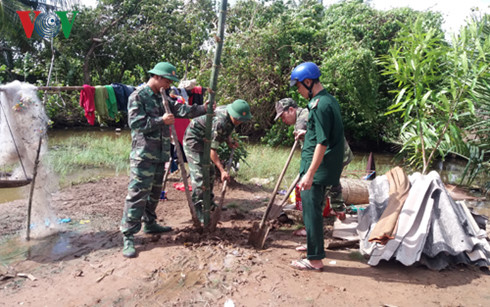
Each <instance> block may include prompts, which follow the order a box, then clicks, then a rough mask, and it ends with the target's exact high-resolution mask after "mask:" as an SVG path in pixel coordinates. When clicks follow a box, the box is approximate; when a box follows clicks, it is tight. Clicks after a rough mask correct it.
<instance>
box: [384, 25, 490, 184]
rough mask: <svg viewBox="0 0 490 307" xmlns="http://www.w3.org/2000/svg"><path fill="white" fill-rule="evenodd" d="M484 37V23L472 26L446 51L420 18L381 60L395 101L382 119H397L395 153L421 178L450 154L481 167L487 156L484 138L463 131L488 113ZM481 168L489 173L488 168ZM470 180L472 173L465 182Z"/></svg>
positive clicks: (488, 50) (488, 48)
mask: <svg viewBox="0 0 490 307" xmlns="http://www.w3.org/2000/svg"><path fill="white" fill-rule="evenodd" d="M488 33H490V25H489V24H488V21H487V20H486V19H484V20H483V21H482V22H481V23H477V22H472V23H470V24H469V25H468V26H467V27H465V28H463V29H462V30H461V32H460V36H457V37H454V38H453V41H452V44H451V45H449V44H447V43H446V42H445V41H444V40H443V36H442V33H439V32H437V31H436V29H434V28H432V27H430V26H428V25H427V24H426V23H424V21H423V20H422V19H420V18H419V19H417V20H416V21H415V22H414V23H413V24H408V25H406V26H405V25H402V30H401V31H400V33H399V37H398V38H396V39H395V40H394V41H395V44H394V45H393V46H392V47H391V48H390V53H389V54H388V55H386V56H383V57H382V61H381V64H382V65H384V67H385V74H386V75H390V76H391V77H392V78H393V80H394V82H395V83H396V84H397V85H398V89H396V90H395V92H396V94H397V98H396V101H395V102H394V103H393V104H392V105H391V106H390V107H389V110H390V111H389V112H387V114H391V113H401V118H402V120H403V126H402V129H401V130H400V135H399V140H401V143H402V144H404V146H403V147H402V149H401V152H400V153H401V154H405V155H406V157H407V160H408V161H409V162H410V164H411V165H412V166H414V167H415V168H416V169H418V168H422V173H427V172H428V170H429V167H430V165H431V163H432V161H433V160H434V159H435V158H437V157H442V158H444V157H445V156H446V155H448V154H449V153H450V152H453V153H457V154H459V155H461V156H463V157H465V158H467V159H468V160H469V165H471V164H480V167H482V166H483V167H485V165H482V162H483V161H482V159H483V158H484V156H485V154H486V153H487V152H489V151H488V150H489V147H488V133H486V134H482V135H484V136H480V135H479V134H478V133H477V134H475V130H473V129H466V128H467V127H468V125H471V124H474V123H476V122H478V123H480V121H482V120H484V118H485V116H482V115H477V111H478V113H480V111H481V110H482V109H483V107H484V106H485V105H486V106H487V107H488V99H489V98H490V87H489V85H488V84H489V81H490V66H489V64H488V58H489V57H490V36H489V35H488ZM486 120H487V121H488V118H486ZM477 125H478V124H477ZM474 127H476V126H474ZM478 127H479V129H480V130H479V131H480V132H483V133H484V132H485V130H486V132H488V123H487V124H486V128H485V125H480V126H478ZM471 155H474V157H472V156H471ZM478 158H480V159H478ZM486 168H487V170H488V169H490V168H489V165H488V163H487V164H486ZM474 176H475V172H474V171H473V172H472V173H471V174H470V179H471V178H474ZM470 182H471V180H470Z"/></svg>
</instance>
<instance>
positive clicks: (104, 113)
mask: <svg viewBox="0 0 490 307" xmlns="http://www.w3.org/2000/svg"><path fill="white" fill-rule="evenodd" d="M108 98H109V94H108V93H107V89H106V88H105V86H103V85H97V86H95V111H97V113H98V115H99V116H100V117H102V118H104V117H108V116H109V110H108V109H107V103H106V100H107V99H108Z"/></svg>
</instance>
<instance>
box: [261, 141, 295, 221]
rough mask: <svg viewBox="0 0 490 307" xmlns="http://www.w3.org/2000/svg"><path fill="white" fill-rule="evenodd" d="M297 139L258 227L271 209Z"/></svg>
mask: <svg viewBox="0 0 490 307" xmlns="http://www.w3.org/2000/svg"><path fill="white" fill-rule="evenodd" d="M298 144H299V141H298V140H295V141H294V144H293V147H292V148H291V152H290V153H289V157H288V159H287V161H286V164H285V165H284V168H283V169H282V172H281V174H280V175H279V178H278V179H277V182H276V186H275V187H274V191H273V192H272V196H271V199H270V200H269V203H268V204H267V208H266V209H265V213H264V216H263V217H262V220H261V221H260V226H259V227H260V228H262V227H263V226H264V223H265V221H266V220H267V216H268V215H269V211H270V210H271V207H272V204H273V203H274V199H275V198H276V193H277V190H279V186H280V185H281V181H282V178H283V177H284V174H286V171H287V169H288V166H289V162H291V159H292V158H293V154H294V150H295V149H296V147H297V146H298Z"/></svg>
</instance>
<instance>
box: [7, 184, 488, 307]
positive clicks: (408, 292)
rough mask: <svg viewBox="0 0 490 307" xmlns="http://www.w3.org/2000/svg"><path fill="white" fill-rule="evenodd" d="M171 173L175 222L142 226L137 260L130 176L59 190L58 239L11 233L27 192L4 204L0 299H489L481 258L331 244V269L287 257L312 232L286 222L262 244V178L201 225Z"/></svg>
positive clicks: (471, 302) (388, 302)
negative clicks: (429, 265) (375, 260)
mask: <svg viewBox="0 0 490 307" xmlns="http://www.w3.org/2000/svg"><path fill="white" fill-rule="evenodd" d="M173 182H176V179H172V178H171V182H170V187H169V189H168V191H169V198H170V199H169V200H168V201H165V202H162V203H161V204H160V206H159V207H158V215H159V218H160V219H161V223H162V224H165V225H171V226H173V227H174V228H175V230H174V231H173V232H171V233H169V234H166V235H162V236H148V235H144V234H139V235H138V236H137V237H136V244H137V251H138V257H137V258H135V259H125V258H124V257H122V255H121V245H122V237H121V234H120V233H119V231H118V225H119V221H120V218H121V214H122V207H123V203H124V197H125V195H126V187H127V177H118V178H109V179H103V180H101V181H99V182H94V183H87V184H82V185H77V186H74V187H71V188H67V189H64V190H62V191H60V192H59V193H57V194H56V195H54V198H53V207H54V209H55V211H56V214H57V216H58V217H59V218H62V219H63V218H70V219H71V222H70V223H68V224H61V226H62V227H63V228H64V230H63V232H62V233H61V234H58V235H55V236H53V237H51V238H50V239H44V240H31V241H30V242H29V243H26V242H24V241H23V240H21V239H19V238H18V235H13V234H14V233H15V232H16V231H18V230H19V229H22V228H23V224H24V217H25V202H26V201H25V200H23V201H14V202H11V203H7V204H0V216H2V219H1V220H0V231H1V233H2V239H1V240H2V241H1V243H2V244H1V245H0V248H1V249H2V250H1V251H0V259H4V262H7V261H8V262H9V266H5V265H4V266H1V267H0V289H1V290H0V306H17V305H22V306H223V305H224V304H225V302H226V301H229V300H231V301H232V302H233V303H234V306H326V305H327V304H328V305H337V306H490V275H488V270H487V271H482V270H480V269H479V268H476V267H465V266H458V267H454V268H451V269H449V270H444V271H441V272H434V271H430V270H428V269H426V268H424V267H405V266H403V265H401V264H399V263H382V264H381V265H379V266H377V267H370V266H369V265H367V264H366V261H365V260H364V259H363V258H362V257H360V256H359V254H358V252H357V249H344V250H327V259H325V260H326V261H325V263H326V268H325V270H324V272H303V271H297V270H294V269H292V268H290V267H289V263H290V262H291V260H293V259H299V257H301V254H300V253H298V252H296V251H295V249H294V248H295V247H296V246H298V245H299V244H301V243H303V242H304V238H302V237H297V236H294V235H293V231H294V230H295V228H294V227H290V226H288V225H282V226H281V227H276V228H275V229H274V230H273V231H271V233H270V235H269V238H268V240H267V242H266V246H265V247H266V249H264V250H261V251H256V250H254V249H253V248H251V247H250V246H249V245H247V239H248V235H249V230H250V227H251V225H252V223H253V221H254V220H258V219H259V218H260V217H261V215H262V212H263V210H264V206H265V204H266V203H267V200H268V194H267V193H266V192H264V191H261V190H260V189H258V188H254V187H245V186H236V187H234V188H233V189H231V190H229V191H228V192H227V196H228V199H227V200H226V201H225V204H227V205H228V206H229V207H230V209H229V210H228V211H225V212H223V215H222V223H221V225H220V226H219V229H218V231H217V232H216V233H214V234H212V235H200V234H198V233H196V232H195V231H193V229H192V228H191V227H190V226H191V222H190V215H189V212H188V208H187V205H186V203H185V197H184V193H183V192H180V191H177V190H175V189H174V188H172V183H173ZM216 194H217V195H219V193H216ZM327 240H328V241H330V240H331V238H327ZM17 273H23V274H30V275H26V276H27V277H21V276H18V275H17ZM29 277H31V278H35V280H31V279H29Z"/></svg>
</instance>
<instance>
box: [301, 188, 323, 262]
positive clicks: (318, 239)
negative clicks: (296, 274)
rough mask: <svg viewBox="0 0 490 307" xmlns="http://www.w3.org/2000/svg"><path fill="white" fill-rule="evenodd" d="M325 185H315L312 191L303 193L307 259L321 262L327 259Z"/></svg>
mask: <svg viewBox="0 0 490 307" xmlns="http://www.w3.org/2000/svg"><path fill="white" fill-rule="evenodd" d="M326 190H327V187H326V186H324V185H319V184H313V185H312V186H311V189H309V190H303V191H301V201H302V203H303V221H304V223H305V228H306V246H307V248H308V250H307V253H306V258H307V259H308V260H321V259H323V258H325V246H324V245H325V242H324V237H323V208H324V206H325V192H326Z"/></svg>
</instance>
